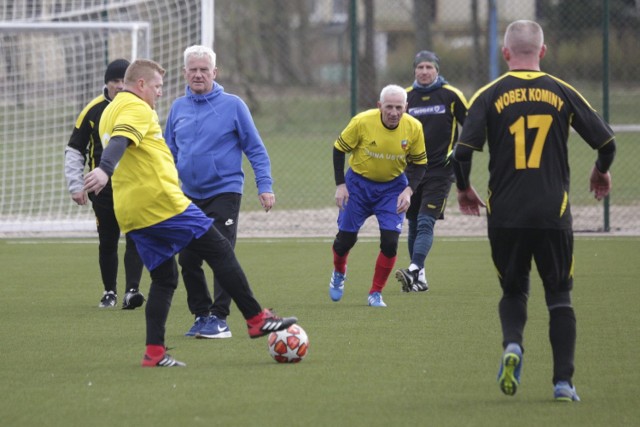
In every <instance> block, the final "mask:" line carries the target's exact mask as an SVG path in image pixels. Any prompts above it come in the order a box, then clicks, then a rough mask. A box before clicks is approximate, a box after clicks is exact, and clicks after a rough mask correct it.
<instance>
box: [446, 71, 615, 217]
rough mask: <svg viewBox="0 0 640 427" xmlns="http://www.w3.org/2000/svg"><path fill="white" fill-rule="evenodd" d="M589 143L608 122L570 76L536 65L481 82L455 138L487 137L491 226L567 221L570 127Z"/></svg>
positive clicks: (596, 144)
mask: <svg viewBox="0 0 640 427" xmlns="http://www.w3.org/2000/svg"><path fill="white" fill-rule="evenodd" d="M570 127H573V129H575V131H576V132H577V133H578V134H579V135H580V136H581V137H582V139H584V140H585V141H586V142H587V143H588V144H589V145H590V146H591V147H592V148H593V149H598V148H600V147H602V146H603V145H605V144H607V143H609V142H610V141H612V140H613V138H614V134H613V131H612V130H611V127H610V126H609V125H608V124H607V123H606V122H605V121H604V120H603V119H602V117H601V116H600V115H599V114H598V113H597V112H596V111H595V110H594V109H593V108H592V107H591V106H590V105H589V103H588V102H587V101H586V100H585V99H584V98H583V97H582V95H581V94H580V93H579V92H578V91H577V90H576V89H574V88H573V87H571V86H570V85H569V84H567V83H565V82H563V81H562V80H560V79H558V78H556V77H553V76H551V75H549V74H547V73H544V72H540V71H526V70H524V71H519V70H518V71H510V72H507V73H506V74H504V75H502V76H500V77H499V78H498V79H496V80H494V81H493V82H491V83H489V84H488V85H486V86H484V87H482V88H480V89H479V90H478V91H477V92H476V93H475V95H474V96H473V97H472V98H471V100H470V106H469V111H468V115H467V118H466V119H465V123H464V128H463V129H462V132H461V135H460V140H459V142H458V143H459V144H462V145H465V146H468V147H469V148H471V149H473V150H478V151H481V150H482V148H483V146H484V143H485V140H486V141H488V145H489V175H490V176H489V187H488V198H487V213H488V224H489V227H506V228H551V229H568V228H571V221H572V220H571V210H570V204H569V179H570V176H569V172H570V171H569V156H568V144H567V141H568V138H569V130H570V129H569V128H570Z"/></svg>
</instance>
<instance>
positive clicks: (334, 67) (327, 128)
mask: <svg viewBox="0 0 640 427" xmlns="http://www.w3.org/2000/svg"><path fill="white" fill-rule="evenodd" d="M7 2H8V3H7ZM48 3H50V2H48V1H46V0H41V1H40V2H38V1H33V2H27V1H22V0H16V1H15V2H12V1H9V0H4V3H2V5H1V6H2V8H1V9H0V19H2V20H3V21H14V20H17V21H25V20H26V21H35V20H38V19H44V18H42V17H39V18H37V17H29V14H28V13H26V14H25V13H22V15H20V16H19V14H17V12H16V10H17V9H18V5H24V8H25V9H24V10H27V9H28V8H29V7H33V6H29V5H33V4H41V6H42V5H45V4H48ZM57 3H60V4H62V5H65V7H67V9H68V10H67V11H66V12H65V13H66V15H58V16H55V21H56V22H64V21H65V20H82V19H89V20H95V19H99V20H102V21H104V20H106V21H114V22H115V21H118V22H122V21H127V20H136V21H140V20H145V21H148V22H150V23H151V34H152V37H151V46H150V52H151V56H152V59H155V60H157V61H159V62H161V63H162V65H163V66H164V67H165V68H166V69H167V75H166V78H165V87H164V96H163V98H162V99H161V102H160V103H159V104H158V106H157V109H158V113H159V116H160V119H161V121H162V122H163V123H164V119H165V118H166V115H167V113H168V111H169V106H170V104H171V102H172V101H173V100H174V99H175V98H176V97H178V96H180V95H182V94H183V93H184V82H183V80H182V78H181V66H182V51H183V50H184V48H185V47H187V46H188V45H190V44H195V43H200V42H201V39H200V35H201V34H202V32H203V31H201V30H203V29H206V28H209V27H211V26H212V27H213V34H214V42H213V47H214V50H215V51H216V53H217V54H218V64H217V65H218V78H217V81H218V83H220V84H222V85H223V86H224V87H225V90H226V91H227V92H231V93H235V94H237V95H239V96H240V97H242V98H243V99H244V100H245V101H246V102H247V104H248V105H249V107H250V109H251V111H252V113H253V117H254V120H255V121H256V124H257V126H258V129H259V131H260V133H261V136H262V138H263V140H264V142H265V144H266V146H267V149H268V151H269V154H270V157H271V161H272V169H273V176H274V180H275V184H274V189H275V192H276V198H277V202H276V206H275V208H274V210H273V211H272V212H270V213H268V214H266V213H264V212H263V211H261V210H260V206H259V203H258V201H257V194H256V190H255V185H253V175H252V171H251V168H250V166H249V165H248V163H247V164H246V165H245V172H246V174H247V181H246V185H245V197H244V199H243V209H242V214H241V219H240V223H239V235H240V236H241V237H248V236H259V237H269V236H332V235H334V234H335V232H336V225H335V219H336V216H337V208H336V207H335V206H334V204H333V203H334V201H333V196H334V191H335V186H334V183H333V171H332V161H331V150H332V144H333V142H334V141H335V139H336V137H337V135H338V134H339V132H340V131H341V130H342V129H343V128H344V127H345V126H346V124H347V123H348V121H349V119H350V118H351V116H352V115H353V114H354V113H356V112H358V111H360V110H363V109H366V108H371V107H373V106H374V105H375V101H376V100H377V96H378V93H379V90H380V89H381V88H382V87H383V86H384V85H386V84H388V83H396V84H400V85H401V86H409V85H410V84H411V82H412V81H413V68H412V59H413V56H414V54H415V52H417V51H418V50H423V49H429V50H433V51H435V52H437V53H438V55H439V56H440V59H441V74H442V75H443V76H444V77H446V79H447V80H448V81H449V82H450V83H451V84H453V85H454V86H456V87H458V88H459V89H461V90H462V91H463V92H464V93H465V95H466V96H467V98H470V97H471V96H472V94H473V93H474V91H475V90H477V89H478V88H480V87H481V86H483V85H484V84H486V83H488V82H489V81H490V80H491V79H492V78H493V77H495V76H497V75H498V74H499V73H502V72H504V71H505V70H506V66H505V64H504V62H503V61H502V60H501V57H500V55H499V48H500V45H501V37H502V34H503V31H504V29H505V27H506V25H507V24H508V23H509V22H511V21H513V20H515V19H533V20H536V21H538V22H539V23H540V24H541V25H542V26H543V29H544V30H545V41H546V44H547V45H548V48H549V49H548V53H547V56H546V57H545V59H544V60H543V63H542V67H543V70H544V71H547V72H550V73H552V74H554V75H555V76H557V77H559V78H561V79H563V80H565V81H567V82H569V83H570V84H572V85H573V86H574V87H576V88H577V89H578V90H579V91H581V93H582V94H583V95H585V97H586V98H587V99H588V100H589V101H590V102H591V104H592V106H594V108H596V109H597V110H599V111H600V112H601V113H602V114H603V115H604V116H605V117H606V118H608V120H609V121H610V122H611V123H612V124H613V125H614V128H615V129H616V130H617V141H618V144H619V145H618V146H619V151H618V154H619V155H618V158H617V160H616V162H615V164H614V167H613V169H612V174H613V177H614V178H613V180H614V190H613V192H612V194H611V196H610V199H609V200H608V202H607V203H608V204H603V203H599V202H596V201H595V200H594V199H593V198H592V197H591V196H590V195H589V193H588V173H589V171H590V170H591V165H592V162H593V161H594V160H595V153H594V152H591V151H590V150H589V148H588V147H587V146H586V144H584V143H582V142H581V141H580V140H579V138H577V137H576V136H572V140H571V142H570V145H571V147H570V152H571V156H572V157H571V167H572V177H573V188H572V195H571V201H572V206H573V212H574V222H575V227H576V229H577V230H579V231H585V232H598V231H604V230H605V229H607V228H610V231H611V232H613V233H616V234H626V233H629V234H631V233H633V234H637V233H640V214H639V213H638V212H640V209H638V208H639V206H638V205H640V190H639V189H638V186H636V185H633V178H634V176H633V171H634V168H635V160H636V159H638V158H640V150H639V149H638V147H637V145H638V144H637V137H638V135H639V134H640V132H639V127H638V124H639V123H640V120H638V114H637V111H639V108H638V107H640V102H638V101H637V99H638V94H639V92H640V81H639V79H638V77H637V72H636V70H637V69H639V67H640V54H639V53H640V52H639V48H638V43H637V40H639V39H640V25H639V22H638V21H639V16H640V5H639V4H638V3H639V2H637V1H633V0H610V1H606V0H605V1H602V0H509V1H507V0H493V1H492V0H489V1H478V0H313V1H309V0H260V1H255V0H233V1H230V0H218V1H215V2H212V0H187V1H183V2H179V4H178V3H176V2H172V1H169V0H158V1H142V0H139V1H136V0H127V1H124V0H99V1H98V0H95V1H88V0H67V1H63V0H61V1H59V2H57ZM211 4H213V5H214V16H215V18H214V20H213V22H202V21H201V20H198V19H195V18H194V17H200V16H206V15H202V14H201V12H202V9H203V7H204V8H206V7H210V5H211ZM12 5H13V6H12ZM76 5H82V6H83V7H87V8H88V9H91V13H88V14H87V15H84V16H78V15H77V14H76V15H74V14H73V13H72V11H73V9H74V8H75V7H79V6H76ZM203 5H204V6H203ZM89 6H90V7H89ZM114 6H117V7H114ZM42 7H44V6H42ZM101 8H103V9H104V10H102V9H101ZM24 10H23V11H22V12H24ZM72 15H73V18H65V16H72ZM355 47H357V49H356V48H355ZM101 61H102V62H101V64H104V58H103V59H102V60H101ZM97 68H98V69H99V68H101V66H98V67H97ZM92 80H96V84H98V83H100V82H99V78H95V77H94V78H92ZM1 83H2V71H0V84H1ZM29 83H30V82H25V85H26V86H28V85H29ZM36 83H37V82H31V84H36ZM83 85H84V86H83V88H84V89H85V90H86V85H87V82H83ZM96 91H99V86H96V90H89V91H88V93H87V94H86V101H88V100H90V99H91V98H92V97H93V96H95V93H96ZM0 96H1V95H0ZM34 96H37V94H35V95H34ZM7 114H8V113H7ZM74 114H77V113H74ZM0 116H2V112H0ZM0 119H2V117H0ZM73 120H74V117H73V115H71V116H65V117H63V118H59V119H57V120H55V121H56V122H60V121H62V122H64V126H63V128H64V131H62V132H61V133H59V134H57V135H55V138H57V141H56V144H58V145H57V147H58V148H59V152H60V159H59V161H60V163H59V164H54V165H52V166H51V168H52V169H53V170H54V171H55V173H58V172H59V175H57V178H55V179H56V180H57V181H55V182H54V184H55V185H54V187H56V188H57V189H58V188H59V191H58V190H56V191H55V192H54V193H55V197H57V198H59V199H60V200H61V203H62V204H63V207H64V209H61V211H65V209H66V210H68V211H72V212H74V215H75V216H73V224H74V225H73V226H72V227H71V228H70V229H69V228H65V230H64V231H65V232H66V233H68V232H73V231H79V232H83V233H86V232H93V227H94V226H93V221H92V219H91V212H90V209H85V210H84V211H82V212H81V213H78V208H77V207H75V206H73V204H72V202H71V201H70V199H69V197H68V194H67V193H66V190H65V186H64V179H63V172H62V171H63V169H62V167H63V166H62V162H61V160H62V159H61V153H62V151H63V149H64V145H65V144H66V140H67V139H68V135H69V133H70V129H71V127H72V126H73ZM57 124H58V123H57ZM0 132H2V133H3V134H2V135H1V136H2V141H0V144H6V143H7V135H6V134H5V131H4V130H0ZM50 137H51V135H50ZM15 156H16V157H19V154H15ZM486 160H487V159H486V158H485V157H483V155H482V154H480V155H477V156H476V158H475V162H474V170H473V172H472V179H473V181H474V183H475V185H476V187H477V188H478V190H479V191H484V190H486V180H487V172H486ZM2 164H3V166H2V167H3V168H6V166H4V163H2ZM56 168H58V169H56ZM5 175H7V171H6V170H5V171H3V176H5ZM36 179H37V177H36ZM483 185H484V187H483ZM47 192H48V193H51V190H50V189H48V190H47ZM35 197H38V196H35ZM33 204H34V205H38V201H37V200H36V202H35V203H33ZM5 209H6V207H5V206H0V223H1V222H2V217H3V216H5V214H6V212H5ZM445 217H446V218H445V220H444V221H439V223H438V225H437V232H438V233H440V234H449V235H481V234H484V233H485V227H486V218H484V217H479V218H476V217H473V218H471V217H463V216H461V215H460V214H459V212H458V208H457V203H456V201H455V194H452V196H451V197H450V200H449V206H448V208H447V211H446V215H445ZM29 220H30V219H29V218H28V221H29ZM49 222H50V223H51V224H52V227H53V228H52V229H51V230H48V231H49V232H52V231H53V232H55V231H56V228H55V224H56V220H50V221H49ZM59 222H60V221H58V223H59ZM1 231H4V234H10V230H7V229H6V228H5V229H4V230H0V232H1ZM376 231H377V227H376V223H375V220H373V219H371V220H370V221H369V222H368V223H367V224H366V225H365V228H364V230H363V234H367V233H372V234H373V233H376ZM0 234H1V233H0Z"/></svg>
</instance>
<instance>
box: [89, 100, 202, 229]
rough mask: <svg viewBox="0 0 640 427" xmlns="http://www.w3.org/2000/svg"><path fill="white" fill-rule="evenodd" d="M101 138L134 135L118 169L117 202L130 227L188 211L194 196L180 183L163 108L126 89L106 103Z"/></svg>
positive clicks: (119, 214)
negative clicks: (162, 117) (165, 132)
mask: <svg viewBox="0 0 640 427" xmlns="http://www.w3.org/2000/svg"><path fill="white" fill-rule="evenodd" d="M99 131H100V139H101V141H102V145H103V146H104V147H105V148H106V147H107V145H108V144H109V140H110V139H111V138H113V137H115V136H124V137H126V138H128V139H129V140H131V141H132V142H133V144H131V145H129V147H127V149H126V150H125V152H124V155H123V156H122V158H121V159H120V162H119V163H118V165H117V166H116V168H115V171H114V172H113V176H112V177H111V183H112V186H113V206H114V211H115V214H116V218H117V220H118V224H119V225H120V230H121V231H122V232H123V233H127V232H129V231H131V230H137V229H141V228H145V227H149V226H151V225H155V224H158V223H160V222H162V221H164V220H167V219H169V218H172V217H174V216H176V215H178V214H180V213H182V212H184V211H185V210H186V209H187V207H188V206H189V204H190V203H191V201H190V200H189V199H188V198H187V197H186V196H185V195H184V193H183V192H182V190H181V189H180V184H179V181H178V171H177V170H176V167H175V164H174V161H173V156H172V155H171V151H170V150H169V148H168V147H167V144H166V143H165V140H164V137H163V136H162V128H161V127H160V123H159V120H158V114H157V113H156V112H155V110H153V109H152V108H151V107H150V106H149V104H147V103H146V102H144V101H143V100H142V99H140V98H139V97H138V96H136V95H134V94H133V93H131V92H121V93H119V94H118V96H116V97H115V99H114V100H113V101H112V102H111V103H110V104H109V106H108V107H107V108H105V110H104V113H103V114H102V118H101V120H100V127H99Z"/></svg>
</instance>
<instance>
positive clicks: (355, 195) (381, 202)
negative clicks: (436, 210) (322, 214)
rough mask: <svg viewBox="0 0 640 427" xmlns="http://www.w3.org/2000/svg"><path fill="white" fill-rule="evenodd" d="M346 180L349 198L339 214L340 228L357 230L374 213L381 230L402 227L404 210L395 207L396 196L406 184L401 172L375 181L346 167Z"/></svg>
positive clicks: (398, 230) (405, 178)
mask: <svg viewBox="0 0 640 427" xmlns="http://www.w3.org/2000/svg"><path fill="white" fill-rule="evenodd" d="M345 182H346V184H347V190H348V191H349V201H348V202H347V205H346V206H345V208H344V209H343V210H341V211H340V213H339V214H338V229H339V230H342V231H349V232H354V233H357V232H358V231H359V230H360V228H361V227H362V225H363V224H364V222H365V220H366V219H367V218H369V217H370V216H371V215H375V216H376V218H377V219H378V224H379V225H380V230H389V231H396V232H398V233H400V232H401V231H402V223H403V222H404V213H398V212H396V211H397V209H398V196H399V195H400V193H402V191H403V190H404V189H405V188H406V187H407V184H408V181H407V177H406V176H405V175H404V174H402V175H400V176H398V177H397V178H394V179H393V180H391V181H388V182H375V181H371V180H370V179H367V178H365V177H363V176H362V175H359V174H357V173H355V172H353V171H352V170H351V169H349V170H347V173H346V174H345Z"/></svg>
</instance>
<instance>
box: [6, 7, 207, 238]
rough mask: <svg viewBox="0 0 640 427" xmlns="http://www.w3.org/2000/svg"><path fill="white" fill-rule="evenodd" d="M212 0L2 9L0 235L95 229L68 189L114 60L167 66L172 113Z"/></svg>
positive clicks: (165, 102) (166, 99) (161, 106)
mask: <svg viewBox="0 0 640 427" xmlns="http://www.w3.org/2000/svg"><path fill="white" fill-rule="evenodd" d="M204 3H206V0H202V3H201V0H191V1H183V2H174V1H170V0H155V1H141V0H57V1H55V2H54V1H49V0H37V1H34V0H14V1H13V2H12V3H11V4H9V6H7V7H5V8H3V9H0V40H1V42H0V165H1V166H0V236H1V235H30V234H49V235H51V234H56V233H64V234H69V233H72V232H82V233H86V232H87V231H92V230H95V219H94V216H93V211H92V209H91V207H90V205H86V206H77V205H76V204H75V203H74V202H73V201H72V200H71V197H70V195H69V193H68V191H67V189H66V188H67V187H66V182H65V177H64V148H65V146H66V144H67V142H68V140H69V136H70V135H71V131H72V130H73V126H74V124H75V120H76V118H77V116H78V114H79V113H80V111H81V110H82V108H84V106H85V105H86V104H87V103H88V102H89V101H90V100H91V99H93V98H95V97H96V96H97V95H98V94H100V93H101V92H102V89H103V85H104V71H105V68H106V65H107V64H108V63H109V62H111V61H112V60H114V59H117V58H126V59H129V60H133V59H135V58H151V59H153V60H155V61H157V62H159V63H160V64H161V65H162V66H163V67H164V68H165V69H166V70H167V74H166V76H165V82H164V83H165V85H164V88H163V94H164V96H163V97H162V98H161V99H160V102H159V103H158V104H157V109H158V115H159V117H165V116H166V114H167V112H168V109H169V106H170V101H171V100H172V99H175V98H176V97H177V96H179V95H181V94H182V93H183V91H184V83H183V79H182V73H181V72H180V70H181V68H182V52H183V51H184V48H185V47H187V46H189V45H191V44H195V43H202V41H201V38H202V28H201V27H202V25H201V23H202V19H203V16H202V7H201V4H204Z"/></svg>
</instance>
